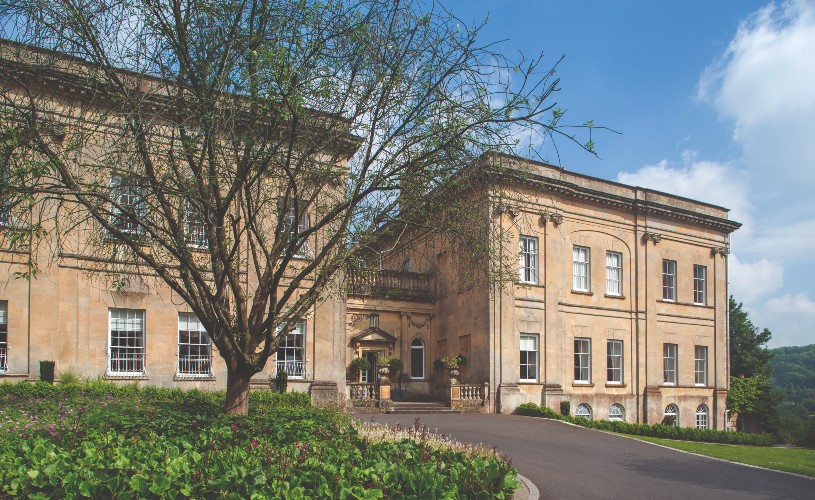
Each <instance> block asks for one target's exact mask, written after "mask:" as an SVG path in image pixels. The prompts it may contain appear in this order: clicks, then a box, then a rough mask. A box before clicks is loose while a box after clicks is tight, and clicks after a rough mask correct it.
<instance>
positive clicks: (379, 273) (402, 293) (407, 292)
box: [348, 269, 433, 300]
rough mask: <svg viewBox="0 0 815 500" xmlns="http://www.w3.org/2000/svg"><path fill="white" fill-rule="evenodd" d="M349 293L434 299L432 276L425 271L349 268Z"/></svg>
mask: <svg viewBox="0 0 815 500" xmlns="http://www.w3.org/2000/svg"><path fill="white" fill-rule="evenodd" d="M348 283H349V292H348V293H349V294H351V295H367V296H373V297H385V298H403V299H419V300H432V299H433V288H432V283H431V280H430V276H429V275H428V274H425V273H408V272H401V271H385V270H379V269H349V270H348Z"/></svg>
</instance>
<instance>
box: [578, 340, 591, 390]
mask: <svg viewBox="0 0 815 500" xmlns="http://www.w3.org/2000/svg"><path fill="white" fill-rule="evenodd" d="M584 375H585V377H584ZM574 382H575V383H576V384H590V383H591V339H587V338H575V339H574Z"/></svg>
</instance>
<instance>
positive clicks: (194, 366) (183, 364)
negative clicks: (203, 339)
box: [178, 354, 212, 377]
mask: <svg viewBox="0 0 815 500" xmlns="http://www.w3.org/2000/svg"><path fill="white" fill-rule="evenodd" d="M178 375H179V376H181V377H209V376H211V375H212V356H211V355H208V354H207V355H199V356H195V355H189V356H179V358H178Z"/></svg>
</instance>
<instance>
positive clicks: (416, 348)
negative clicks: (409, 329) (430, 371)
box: [410, 339, 425, 380]
mask: <svg viewBox="0 0 815 500" xmlns="http://www.w3.org/2000/svg"><path fill="white" fill-rule="evenodd" d="M417 342H418V344H417ZM424 347H425V346H424V341H423V340H422V339H413V341H411V343H410V378H411V380H423V379H424V378H425V362H424V361H425V359H424V358H425V349H424ZM420 351H421V364H420V365H419V368H421V371H416V368H417V366H416V363H415V361H416V358H417V357H418V356H417V355H416V353H417V352H420ZM416 373H418V375H414V374H416Z"/></svg>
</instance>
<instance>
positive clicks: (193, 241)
mask: <svg viewBox="0 0 815 500" xmlns="http://www.w3.org/2000/svg"><path fill="white" fill-rule="evenodd" d="M184 233H185V235H186V238H187V246H189V247H192V248H209V237H208V236H207V220H206V217H205V215H204V213H203V212H202V211H201V210H200V209H198V207H196V206H195V205H193V204H192V203H190V202H186V203H185V204H184Z"/></svg>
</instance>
